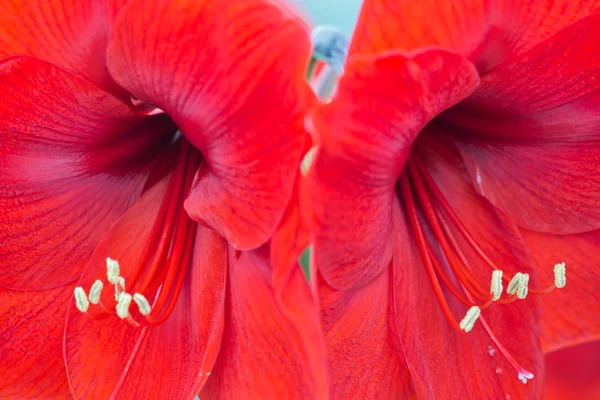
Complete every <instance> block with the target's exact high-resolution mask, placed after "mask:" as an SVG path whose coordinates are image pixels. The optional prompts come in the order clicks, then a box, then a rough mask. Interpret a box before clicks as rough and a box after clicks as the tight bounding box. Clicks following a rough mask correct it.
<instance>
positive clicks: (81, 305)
mask: <svg viewBox="0 0 600 400" xmlns="http://www.w3.org/2000/svg"><path fill="white" fill-rule="evenodd" d="M73 294H74V295H75V305H76V306H77V309H78V310H79V311H81V312H83V313H84V312H86V311H87V310H88V308H89V307H90V302H89V301H88V298H87V295H86V294H85V290H83V288H82V287H81V286H77V287H76V288H75V290H74V291H73Z"/></svg>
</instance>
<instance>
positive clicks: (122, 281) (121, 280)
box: [115, 276, 125, 301]
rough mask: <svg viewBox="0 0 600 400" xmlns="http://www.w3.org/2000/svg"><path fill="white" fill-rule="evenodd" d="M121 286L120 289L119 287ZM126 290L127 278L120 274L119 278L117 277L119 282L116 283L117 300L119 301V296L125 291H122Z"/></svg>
mask: <svg viewBox="0 0 600 400" xmlns="http://www.w3.org/2000/svg"><path fill="white" fill-rule="evenodd" d="M119 287H120V289H119ZM121 290H122V291H123V292H124V291H125V278H123V277H122V276H119V278H118V279H117V283H115V300H116V301H119V296H120V295H121V293H123V292H122V291H121Z"/></svg>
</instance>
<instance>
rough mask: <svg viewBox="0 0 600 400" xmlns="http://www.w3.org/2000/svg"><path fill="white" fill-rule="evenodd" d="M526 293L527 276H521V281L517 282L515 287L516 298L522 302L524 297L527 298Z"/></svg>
mask: <svg viewBox="0 0 600 400" xmlns="http://www.w3.org/2000/svg"><path fill="white" fill-rule="evenodd" d="M528 292H529V274H521V279H520V280H519V284H518V285H517V297H518V298H519V299H521V300H522V299H524V298H525V297H527V293H528Z"/></svg>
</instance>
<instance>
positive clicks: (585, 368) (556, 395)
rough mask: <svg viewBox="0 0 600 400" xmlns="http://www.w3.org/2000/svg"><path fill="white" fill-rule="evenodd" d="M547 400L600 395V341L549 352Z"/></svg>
mask: <svg viewBox="0 0 600 400" xmlns="http://www.w3.org/2000/svg"><path fill="white" fill-rule="evenodd" d="M544 386H545V388H544V391H545V394H544V400H565V399H577V400H597V399H599V398H600V342H591V343H587V344H584V345H580V346H575V347H569V348H566V349H563V350H561V351H558V352H556V353H550V354H547V355H546V381H545V385H544Z"/></svg>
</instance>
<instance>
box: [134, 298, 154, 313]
mask: <svg viewBox="0 0 600 400" xmlns="http://www.w3.org/2000/svg"><path fill="white" fill-rule="evenodd" d="M133 301H135V304H137V305H138V307H139V309H140V314H142V315H148V314H150V311H152V307H150V303H148V300H146V298H145V297H144V295H143V294H140V293H135V294H134V295H133Z"/></svg>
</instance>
